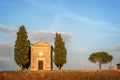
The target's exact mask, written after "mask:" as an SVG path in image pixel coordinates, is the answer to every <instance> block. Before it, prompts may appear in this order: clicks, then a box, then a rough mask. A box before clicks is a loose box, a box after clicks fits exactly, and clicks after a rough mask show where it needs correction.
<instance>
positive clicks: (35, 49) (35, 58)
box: [30, 41, 52, 71]
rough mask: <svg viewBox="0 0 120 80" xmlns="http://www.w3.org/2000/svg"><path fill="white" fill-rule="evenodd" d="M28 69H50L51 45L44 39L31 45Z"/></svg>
mask: <svg viewBox="0 0 120 80" xmlns="http://www.w3.org/2000/svg"><path fill="white" fill-rule="evenodd" d="M30 66H31V67H30V70H33V71H36V70H52V46H51V45H50V44H49V43H47V42H45V41H38V42H36V43H34V44H32V45H31V65H30Z"/></svg>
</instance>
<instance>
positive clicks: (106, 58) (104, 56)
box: [88, 52, 113, 70]
mask: <svg viewBox="0 0 120 80" xmlns="http://www.w3.org/2000/svg"><path fill="white" fill-rule="evenodd" d="M88 59H89V61H90V62H93V63H97V62H98V63H99V69H100V70H101V65H102V64H106V63H108V62H111V61H112V59H113V56H112V55H109V54H108V53H107V52H95V53H92V54H91V55H90V56H89V58H88Z"/></svg>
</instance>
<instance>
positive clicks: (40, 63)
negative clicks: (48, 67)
mask: <svg viewBox="0 0 120 80" xmlns="http://www.w3.org/2000/svg"><path fill="white" fill-rule="evenodd" d="M38 70H43V61H38Z"/></svg>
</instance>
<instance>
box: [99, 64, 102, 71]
mask: <svg viewBox="0 0 120 80" xmlns="http://www.w3.org/2000/svg"><path fill="white" fill-rule="evenodd" d="M101 65H102V64H101V62H99V70H101Z"/></svg>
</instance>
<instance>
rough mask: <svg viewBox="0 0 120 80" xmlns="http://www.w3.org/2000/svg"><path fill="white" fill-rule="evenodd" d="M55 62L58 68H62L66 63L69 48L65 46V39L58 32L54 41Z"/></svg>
mask: <svg viewBox="0 0 120 80" xmlns="http://www.w3.org/2000/svg"><path fill="white" fill-rule="evenodd" d="M53 50H54V63H55V65H56V66H57V68H58V70H61V67H62V66H63V64H65V63H66V56H67V50H66V48H65V42H64V41H63V39H62V37H61V34H60V33H59V34H58V33H56V37H55V41H54V49H53Z"/></svg>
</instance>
